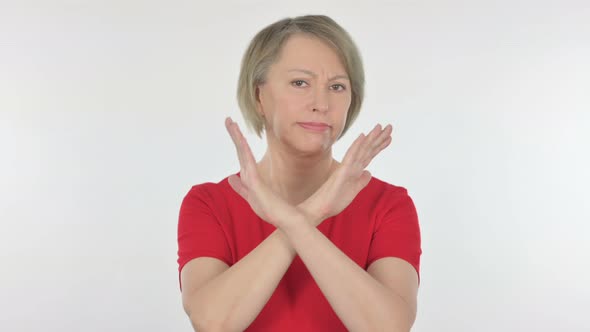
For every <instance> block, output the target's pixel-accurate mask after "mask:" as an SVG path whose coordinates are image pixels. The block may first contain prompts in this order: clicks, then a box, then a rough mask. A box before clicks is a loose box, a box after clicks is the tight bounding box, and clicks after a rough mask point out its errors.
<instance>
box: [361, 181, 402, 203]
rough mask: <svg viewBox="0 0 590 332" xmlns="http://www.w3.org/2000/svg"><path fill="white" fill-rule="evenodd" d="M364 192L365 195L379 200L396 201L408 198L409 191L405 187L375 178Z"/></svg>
mask: <svg viewBox="0 0 590 332" xmlns="http://www.w3.org/2000/svg"><path fill="white" fill-rule="evenodd" d="M363 191H364V194H365V195H367V196H371V197H372V198H377V199H378V200H383V199H385V200H395V199H398V198H402V197H404V196H408V190H407V189H406V188H405V187H402V186H398V185H395V184H392V183H389V182H386V181H384V180H381V179H379V178H376V177H374V176H373V177H372V178H371V181H369V184H368V185H367V186H366V187H365V188H364V189H363Z"/></svg>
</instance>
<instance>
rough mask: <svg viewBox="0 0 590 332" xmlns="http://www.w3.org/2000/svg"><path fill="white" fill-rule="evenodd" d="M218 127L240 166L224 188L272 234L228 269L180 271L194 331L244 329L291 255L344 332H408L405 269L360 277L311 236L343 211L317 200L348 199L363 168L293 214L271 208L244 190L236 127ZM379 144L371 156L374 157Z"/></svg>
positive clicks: (383, 264)
mask: <svg viewBox="0 0 590 332" xmlns="http://www.w3.org/2000/svg"><path fill="white" fill-rule="evenodd" d="M233 125H235V124H233ZM226 126H227V127H228V131H230V134H231V135H232V139H234V143H236V147H237V149H238V155H239V158H240V164H241V166H242V178H241V179H240V178H237V177H233V178H230V184H231V185H232V187H233V188H234V189H235V190H236V191H237V192H238V193H239V194H240V195H242V197H244V198H245V199H246V200H248V202H249V203H250V205H251V206H252V208H253V209H254V210H255V212H256V213H257V214H258V215H259V216H261V217H262V218H263V219H264V220H265V221H268V222H270V223H272V224H274V225H275V226H277V230H276V231H275V232H273V233H272V234H271V235H270V236H269V237H267V239H265V240H264V241H263V242H262V243H260V245H258V246H257V247H256V248H255V249H254V250H252V251H251V252H250V253H249V254H248V255H246V256H245V257H243V258H242V259H241V260H240V261H238V262H237V263H236V264H234V265H232V266H231V267H228V266H227V265H226V264H225V263H221V262H219V261H217V260H215V259H211V258H204V257H202V258H199V259H195V260H193V261H191V262H189V263H187V264H186V265H185V267H184V268H183V270H182V272H181V279H182V283H183V285H184V288H183V304H184V308H185V311H186V312H187V314H188V315H189V317H190V319H191V322H192V324H193V326H194V327H195V329H197V330H198V331H243V330H244V329H246V328H247V327H248V326H249V325H250V324H251V323H252V321H253V320H254V319H255V318H256V317H257V316H258V314H259V313H260V311H261V310H262V308H263V307H264V305H265V304H266V303H267V301H268V299H269V298H270V296H271V295H272V293H273V292H274V290H275V289H276V287H277V285H278V283H279V281H280V280H281V278H282V277H283V275H284V274H285V272H286V271H287V269H288V268H289V266H290V264H291V262H292V260H293V259H294V257H295V255H299V256H300V258H301V259H302V261H303V263H304V264H305V265H306V267H307V268H308V270H309V271H310V273H311V275H312V277H313V278H314V280H315V281H316V283H317V284H318V286H319V288H320V290H321V291H322V293H323V294H324V296H325V297H326V299H327V300H328V302H329V303H330V305H331V307H332V308H333V310H334V312H335V313H336V314H337V316H338V317H339V318H340V320H341V321H342V322H343V324H344V325H345V326H346V327H347V329H348V330H349V331H409V330H410V328H411V326H412V325H413V322H414V320H415V316H416V295H417V289H418V281H417V275H416V272H415V271H414V269H413V267H412V266H411V265H410V264H409V263H407V262H405V261H403V260H401V259H399V258H393V257H386V258H382V259H379V260H377V261H375V262H373V264H371V266H370V267H369V268H368V269H367V271H365V270H364V269H362V268H361V267H360V266H358V265H357V264H356V263H355V262H354V261H352V260H351V259H350V258H349V257H348V256H347V255H345V254H344V253H343V252H341V251H340V250H339V248H337V247H336V246H335V245H334V244H333V243H332V242H331V241H330V240H329V239H327V238H326V237H325V236H324V235H323V234H322V233H321V232H320V231H319V230H318V229H317V228H316V226H317V225H318V224H319V222H321V220H323V219H325V218H326V217H329V216H330V215H334V214H337V213H339V212H340V211H341V210H342V209H343V208H344V207H345V206H347V205H348V204H349V203H350V201H347V199H341V200H340V202H342V205H344V207H342V206H337V205H335V204H333V203H331V204H325V202H324V203H322V201H321V200H319V199H317V198H318V197H330V192H331V191H332V192H338V193H339V197H342V192H343V189H345V188H344V187H346V188H349V189H350V193H351V194H350V195H352V198H354V196H356V193H358V191H359V190H360V189H362V187H364V186H365V185H366V182H367V181H368V180H367V173H363V172H362V169H364V167H366V165H365V166H363V165H362V164H361V165H360V166H362V169H361V172H356V173H355V174H352V175H351V173H350V169H349V170H348V172H346V170H344V171H342V172H341V173H340V174H339V175H337V176H335V177H334V178H331V179H330V180H328V181H327V183H326V184H325V185H324V186H322V188H321V189H320V190H319V193H317V194H318V196H316V194H314V195H313V196H312V197H311V198H310V200H307V201H306V202H304V203H303V204H302V205H301V206H298V207H293V206H290V205H288V204H286V203H285V202H284V201H280V200H277V198H275V197H273V195H272V193H270V192H269V191H268V190H267V188H260V184H258V183H256V182H255V181H253V182H250V183H248V182H247V181H248V177H251V176H252V174H251V172H252V170H251V169H250V170H249V171H250V175H248V169H246V171H245V167H244V165H248V164H250V165H251V163H252V160H250V159H249V158H251V153H250V155H248V153H249V148H248V147H247V144H246V143H245V140H244V139H243V136H241V133H240V132H239V129H237V125H235V127H232V123H226ZM378 134H379V131H377V130H373V131H372V132H371V134H369V136H367V137H364V136H363V135H361V137H359V139H357V141H355V143H353V146H351V149H350V150H349V152H350V151H353V152H354V151H355V144H356V151H359V149H361V148H362V142H363V139H364V142H365V143H366V142H371V140H377V143H379V139H378V138H379V137H381V136H382V135H378ZM383 142H384V141H383ZM383 142H381V144H377V145H376V147H375V148H376V149H379V148H380V147H381V146H383V144H385V143H383ZM387 144H388V142H387ZM385 146H386V145H385ZM380 149H382V147H381V148H380ZM348 155H349V154H348V153H347V156H348ZM352 155H354V153H353V154H352ZM369 157H370V158H371V159H372V157H373V156H369ZM346 158H347V157H345V161H344V162H343V164H345V162H346ZM353 173H354V172H353ZM244 174H245V175H246V177H245V176H244ZM368 176H369V179H370V174H369V175H368ZM351 177H352V178H354V179H355V181H352V182H351V181H349V182H350V183H348V184H346V181H342V179H343V178H351ZM254 180H255V179H254ZM250 181H252V179H251V178H250ZM359 188H360V189H359ZM330 189H331V190H330ZM335 189H337V190H336V191H334V190H335ZM314 196H316V197H315V198H314ZM332 196H334V195H332ZM352 198H351V199H350V200H352ZM318 202H319V203H318ZM275 211H281V212H280V213H277V212H275ZM318 211H321V213H319V212H318ZM314 212H315V213H314ZM206 267H207V268H206ZM200 271H208V272H207V273H202V272H200ZM334 276H338V278H335V277H334Z"/></svg>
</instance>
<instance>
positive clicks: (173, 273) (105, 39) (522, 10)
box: [0, 0, 590, 332]
mask: <svg viewBox="0 0 590 332" xmlns="http://www.w3.org/2000/svg"><path fill="white" fill-rule="evenodd" d="M308 13H315V14H327V15H329V16H331V17H332V18H334V19H335V20H336V21H337V22H339V23H340V24H341V25H342V26H344V28H346V29H347V30H348V31H349V32H350V34H351V35H352V36H353V38H354V39H355V41H356V42H357V44H358V46H359V48H360V50H361V52H362V55H363V59H364V64H365V69H366V75H367V85H366V88H367V96H366V100H365V104H364V106H363V109H362V113H361V115H360V117H359V120H358V121H357V123H356V124H355V125H354V126H353V128H352V129H351V131H350V132H349V134H347V135H346V136H345V137H344V138H343V139H342V140H341V141H340V142H339V143H338V144H337V145H336V146H335V155H336V157H337V158H338V159H340V158H341V157H342V156H343V154H344V152H345V151H346V149H347V147H348V146H349V144H350V142H351V140H352V138H353V137H355V136H357V135H358V134H359V133H360V132H361V131H365V132H366V131H367V130H369V129H370V128H371V127H372V126H374V124H376V123H378V122H380V123H382V124H386V123H392V124H393V126H394V133H393V137H394V138H393V143H392V145H391V146H390V147H389V148H388V149H387V150H386V151H384V152H383V153H382V154H381V155H379V156H378V157H377V158H376V159H375V160H374V162H373V163H372V164H371V165H370V166H369V170H371V172H372V173H373V174H374V175H375V176H377V177H379V178H381V179H383V180H386V181H388V182H391V183H394V184H397V185H401V186H404V187H406V188H407V189H408V190H409V193H410V195H411V196H412V197H413V198H414V201H415V203H416V206H417V208H418V213H419V217H420V223H421V227H422V240H423V255H422V264H421V277H422V282H421V287H420V293H419V313H418V318H417V321H416V323H415V326H414V329H413V331H417V332H426V331H454V332H457V331H465V332H467V331H470V332H471V331H589V330H590V322H589V320H588V318H587V313H588V309H589V308H590V287H589V285H588V281H589V280H590V268H589V261H590V245H589V244H588V241H587V238H588V235H589V233H590V232H589V231H590V226H589V222H590V208H589V204H588V201H589V198H590V194H589V193H588V188H589V186H590V177H589V175H588V174H589V171H588V170H589V169H590V156H589V152H588V151H589V148H588V146H589V145H590V144H589V143H590V134H589V129H590V126H589V122H590V23H589V22H590V3H589V2H588V1H582V0H580V1H576V2H574V1H552V2H548V1H489V2H483V1H417V0H416V1H409V0H406V1H402V0H400V1H364V3H363V4H362V5H361V4H360V2H358V1H355V2H346V1H319V2H317V1H297V2H289V3H279V2H278V1H270V0H269V1H249V2H248V3H247V4H246V2H244V3H237V2H235V3H234V2H228V1H214V2H211V3H209V2H200V1H163V0H161V1H93V2H90V1H86V2H84V1H52V2H49V1H35V2H33V1H4V0H3V1H2V2H1V7H0V152H1V158H2V159H1V162H0V167H1V169H0V181H1V182H0V221H1V223H0V259H1V265H0V266H1V267H0V268H1V273H0V287H1V288H0V330H2V331H40V330H41V331H190V330H191V328H190V324H189V322H188V319H187V318H186V317H185V315H184V312H183V310H182V305H181V300H180V291H179V288H178V272H177V263H176V258H177V257H176V250H177V243H176V227H177V222H178V219H177V218H178V210H179V207H180V203H181V200H182V198H183V197H184V195H185V194H186V193H187V192H188V190H189V189H190V187H191V186H192V185H194V184H197V183H201V182H207V181H212V182H217V181H219V180H221V179H222V178H224V177H225V176H227V175H229V174H230V173H232V172H236V171H237V170H238V164H237V158H236V156H235V149H234V147H233V146H232V144H231V141H230V139H229V136H228V135H227V134H226V132H225V129H224V126H223V119H224V118H225V117H226V116H228V115H229V116H232V117H233V118H234V119H236V120H238V122H239V123H240V124H241V125H242V126H243V124H244V122H243V120H242V117H241V114H240V112H239V110H238V108H237V102H236V99H235V90H236V81H237V76H238V71H239V64H240V60H241V57H242V54H243V51H244V50H245V48H246V46H247V44H248V42H249V41H250V39H251V38H252V37H253V36H254V34H255V33H256V32H258V31H259V30H260V29H262V28H263V27H265V26H266V25H268V24H270V23H272V22H274V21H276V20H279V19H281V18H284V17H287V16H296V15H300V14H308ZM247 138H248V139H249V141H250V143H251V145H252V147H253V150H254V152H255V154H256V155H257V157H260V156H261V155H262V153H263V152H264V146H265V143H264V141H261V140H259V139H257V138H256V136H255V135H253V134H252V133H249V134H248V136H247Z"/></svg>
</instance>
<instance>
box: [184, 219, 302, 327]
mask: <svg viewBox="0 0 590 332" xmlns="http://www.w3.org/2000/svg"><path fill="white" fill-rule="evenodd" d="M295 255H296V254H295V251H294V250H293V248H292V247H291V246H290V244H289V242H288V240H287V239H286V236H285V234H284V233H283V232H282V231H281V230H279V229H277V230H276V231H274V232H273V233H272V234H271V235H269V236H268V237H267V238H266V239H265V240H264V241H262V242H261V243H260V244H259V245H258V246H257V247H256V248H254V249H253V250H252V251H251V252H250V253H249V254H248V255H246V256H244V257H243V258H242V259H240V260H239V261H238V262H237V263H235V264H234V265H232V266H231V267H230V268H229V269H227V270H226V271H224V272H223V273H221V274H220V275H218V276H217V277H215V278H214V279H212V280H210V281H209V282H207V283H206V284H205V285H204V286H202V287H201V288H199V289H198V290H197V292H196V294H194V296H193V297H192V298H193V299H194V300H193V303H191V317H190V318H191V321H193V323H194V324H195V326H201V327H203V326H204V327H205V328H204V330H208V328H211V329H213V330H215V331H217V330H223V331H243V330H245V329H246V328H247V327H248V326H249V325H250V324H251V323H252V321H254V319H255V318H256V317H257V316H258V314H259V313H260V311H261V310H262V308H263V307H264V305H265V304H266V303H267V302H268V299H269V298H270V297H271V295H272V294H273V292H274V290H275V289H276V287H277V285H278V283H279V282H280V280H281V278H282V277H283V275H284V274H285V272H286V271H287V269H288V268H289V266H290V265H291V262H292V261H293V259H294V258H295Z"/></svg>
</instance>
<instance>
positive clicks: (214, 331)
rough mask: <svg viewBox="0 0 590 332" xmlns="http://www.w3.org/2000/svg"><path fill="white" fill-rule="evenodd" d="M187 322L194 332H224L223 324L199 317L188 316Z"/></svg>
mask: <svg viewBox="0 0 590 332" xmlns="http://www.w3.org/2000/svg"><path fill="white" fill-rule="evenodd" d="M189 320H190V321H191V325H192V326H193V329H194V330H195V332H226V331H228V329H227V328H225V324H223V322H219V321H215V320H210V319H205V318H203V317H201V316H199V315H195V314H193V315H189Z"/></svg>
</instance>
